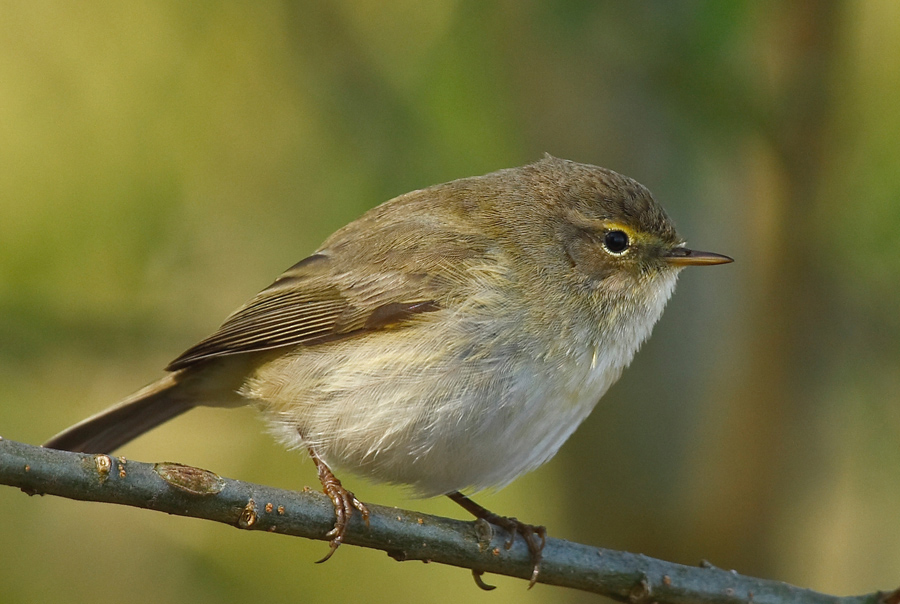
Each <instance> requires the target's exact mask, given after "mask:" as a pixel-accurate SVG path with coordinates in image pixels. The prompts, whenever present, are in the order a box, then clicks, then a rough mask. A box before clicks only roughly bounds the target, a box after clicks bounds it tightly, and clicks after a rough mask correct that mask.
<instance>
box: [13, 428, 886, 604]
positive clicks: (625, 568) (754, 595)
mask: <svg viewBox="0 0 900 604" xmlns="http://www.w3.org/2000/svg"><path fill="white" fill-rule="evenodd" d="M0 484H5V485H9V486H13V487H18V488H20V489H22V490H23V491H24V492H26V493H28V494H29V495H34V494H41V495H43V494H47V495H58V496H60V497H67V498H69V499H78V500H82V501H102V502H106V503H117V504H121V505H130V506H134V507H140V508H146V509H151V510H157V511H161V512H166V513H169V514H176V515H179V516H191V517H195V518H204V519H207V520H214V521H217V522H223V523H225V524H228V525H231V526H235V527H238V528H242V529H247V530H262V531H269V532H273V533H282V534H285V535H294V536H298V537H306V538H308V539H321V540H325V539H326V538H325V533H327V532H328V531H329V530H331V528H332V526H333V524H334V510H333V507H332V505H331V502H330V500H329V499H328V498H327V497H325V495H323V494H322V493H318V492H315V491H312V490H309V489H306V490H303V491H285V490H281V489H275V488H272V487H267V486H262V485H256V484H251V483H247V482H241V481H237V480H231V479H228V478H221V477H219V476H217V475H216V474H213V473H212V472H209V471H206V470H201V469H199V468H193V467H190V466H183V465H180V464H173V463H157V464H149V463H141V462H136V461H130V460H126V459H125V458H123V457H112V456H107V455H86V454H82V453H68V452H64V451H55V450H52V449H44V448H43V447H36V446H33V445H27V444H23V443H18V442H15V441H11V440H6V439H3V438H2V437H0ZM367 505H368V507H369V510H370V512H371V519H370V525H369V527H368V528H367V527H366V526H365V524H364V523H363V522H362V520H361V519H360V518H359V517H358V515H357V516H354V518H353V521H352V522H351V524H350V527H349V530H348V532H347V536H346V540H345V543H346V544H348V545H358V546H362V547H370V548H374V549H380V550H383V551H385V552H387V554H388V555H389V556H391V557H392V558H394V559H396V560H400V561H403V560H429V561H431V562H439V563H441V564H450V565H453V566H459V567H462V568H468V569H471V570H473V571H475V572H477V573H481V572H484V573H494V574H501V575H508V576H512V577H519V578H522V579H528V578H529V577H530V575H531V562H530V557H529V553H528V549H527V547H526V546H525V543H524V542H523V541H522V540H521V539H517V540H516V541H515V543H514V545H513V547H512V548H511V549H509V550H507V549H505V547H504V544H505V543H506V540H507V538H508V535H507V534H505V533H504V532H503V531H502V529H497V528H495V527H491V526H490V525H488V524H487V523H485V522H483V521H476V522H464V521H460V520H452V519H449V518H441V517H438V516H430V515H426V514H419V513H417V512H412V511H407V510H400V509H397V508H387V507H382V506H376V505H371V504H367ZM538 582H539V583H546V584H550V585H561V586H565V587H571V588H574V589H580V590H583V591H589V592H594V593H598V594H602V595H605V596H608V597H610V598H613V599H615V600H619V601H622V602H630V603H634V604H637V603H641V602H648V603H649V602H659V603H661V604H662V603H672V604H676V603H678V604H681V603H686V602H692V603H711V604H718V603H722V604H725V603H733V602H753V603H754V604H769V603H771V604H776V603H778V604H783V603H788V602H797V603H806V604H819V603H821V604H825V603H828V604H882V603H884V602H888V601H890V599H891V597H894V598H896V597H897V593H894V594H885V593H881V592H876V593H871V594H867V595H863V596H848V597H843V598H838V597H835V596H829V595H825V594H821V593H818V592H814V591H810V590H807V589H801V588H798V587H794V586H791V585H788V584H786V583H780V582H777V581H768V580H764V579H756V578H753V577H745V576H742V575H739V574H737V573H735V572H734V571H724V570H721V569H718V568H714V567H712V566H708V565H707V566H701V567H689V566H684V565H680V564H673V563H670V562H664V561H662V560H656V559H653V558H649V557H647V556H643V555H640V554H631V553H627V552H618V551H613V550H607V549H602V548H596V547H589V546H586V545H581V544H578V543H572V542H568V541H563V540H560V539H547V545H546V548H545V549H544V559H543V561H542V563H541V573H540V576H539V578H538Z"/></svg>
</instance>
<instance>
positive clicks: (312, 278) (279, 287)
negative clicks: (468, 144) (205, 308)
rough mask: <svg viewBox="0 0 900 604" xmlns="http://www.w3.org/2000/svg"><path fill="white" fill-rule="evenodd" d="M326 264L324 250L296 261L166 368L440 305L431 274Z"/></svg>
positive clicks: (370, 325)
mask: <svg viewBox="0 0 900 604" xmlns="http://www.w3.org/2000/svg"><path fill="white" fill-rule="evenodd" d="M331 265H332V261H331V259H330V258H329V257H328V256H327V255H325V254H315V255H313V256H310V257H309V258H306V259H305V260H303V261H301V262H299V263H297V264H296V265H294V266H293V267H291V268H290V269H288V270H287V271H286V272H285V273H284V274H283V275H282V276H281V277H279V278H278V280H276V281H275V283H273V284H272V285H271V286H270V287H268V288H267V289H265V290H263V291H262V292H260V293H259V294H258V295H257V296H256V297H255V298H253V300H251V301H250V302H249V303H248V304H247V305H246V306H244V307H243V308H241V309H239V310H238V311H236V312H235V313H234V314H232V315H231V316H230V317H228V319H226V321H225V323H224V324H223V325H222V326H221V327H220V328H219V330H218V331H216V332H215V333H214V334H213V335H211V336H210V337H208V338H206V339H205V340H203V341H202V342H200V343H199V344H197V345H196V346H194V347H192V348H190V349H189V350H187V351H186V352H185V353H184V354H182V355H181V356H179V357H178V358H177V359H175V360H174V361H172V362H171V363H170V364H169V366H168V367H167V368H166V369H167V370H168V371H175V370H177V369H182V368H184V367H187V366H189V365H192V364H194V363H196V362H198V361H201V360H203V359H209V358H213V357H220V356H225V355H231V354H238V353H247V352H255V351H262V350H269V349H273V348H280V347H284V346H295V345H298V344H312V343H315V342H319V341H323V340H333V339H335V338H340V337H348V336H351V335H353V334H356V333H359V332H361V331H369V330H373V329H380V328H383V327H385V326H387V325H393V324H396V323H398V322H402V321H404V320H406V319H408V318H409V317H410V316H412V315H414V314H418V313H422V312H431V311H435V310H438V309H439V306H438V304H437V302H436V301H435V300H434V299H433V295H431V294H434V293H435V292H434V291H433V288H432V287H429V283H430V282H432V283H433V279H429V278H428V277H427V276H426V275H421V274H420V275H416V274H412V275H407V274H404V273H402V272H377V271H373V273H372V274H368V275H363V276H361V277H358V278H355V277H354V276H353V275H350V274H335V273H334V267H333V266H331ZM429 290H432V291H429Z"/></svg>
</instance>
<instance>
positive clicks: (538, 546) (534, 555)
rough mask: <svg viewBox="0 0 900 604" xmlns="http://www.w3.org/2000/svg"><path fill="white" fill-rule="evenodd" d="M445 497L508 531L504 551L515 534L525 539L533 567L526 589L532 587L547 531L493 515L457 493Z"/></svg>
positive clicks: (512, 540)
mask: <svg viewBox="0 0 900 604" xmlns="http://www.w3.org/2000/svg"><path fill="white" fill-rule="evenodd" d="M447 497H449V498H450V499H452V500H453V501H455V502H456V503H458V504H459V505H461V506H462V507H463V509H464V510H466V511H467V512H469V513H470V514H472V515H473V516H475V517H476V518H481V519H483V520H486V521H488V522H490V523H491V524H493V525H496V526H499V527H501V528H504V529H506V530H507V531H509V535H510V537H509V541H507V542H506V549H509V548H511V547H512V544H513V542H514V541H515V539H516V534H519V535H522V538H523V539H525V543H526V544H527V545H528V551H529V552H531V563H532V564H533V565H534V570H533V571H532V572H531V581H530V582H529V583H528V589H531V588H532V587H534V584H535V583H536V582H537V578H538V573H539V572H540V566H541V552H542V551H543V550H544V546H545V545H546V544H547V529H546V528H545V527H543V526H535V525H533V524H525V523H524V522H519V521H518V520H516V519H515V518H508V517H506V516H500V515H498V514H495V513H494V512H492V511H490V510H489V509H487V508H485V507H482V506H480V505H478V504H477V503H475V502H474V501H472V500H471V499H469V498H468V497H466V496H465V495H463V494H462V493H460V492H459V491H453V492H452V493H448V494H447Z"/></svg>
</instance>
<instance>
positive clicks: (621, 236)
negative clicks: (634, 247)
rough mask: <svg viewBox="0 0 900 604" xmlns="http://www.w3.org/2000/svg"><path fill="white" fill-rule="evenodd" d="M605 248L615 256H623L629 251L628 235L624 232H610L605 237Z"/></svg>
mask: <svg viewBox="0 0 900 604" xmlns="http://www.w3.org/2000/svg"><path fill="white" fill-rule="evenodd" d="M603 247H605V248H606V249H607V250H609V251H610V252H612V253H613V254H621V253H622V252H624V251H625V250H626V249H628V235H626V234H625V233H623V232H622V231H610V232H608V233H607V234H606V235H605V236H604V237H603Z"/></svg>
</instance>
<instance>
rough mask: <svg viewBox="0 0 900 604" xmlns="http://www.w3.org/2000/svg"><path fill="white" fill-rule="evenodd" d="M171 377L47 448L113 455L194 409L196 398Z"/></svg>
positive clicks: (67, 432)
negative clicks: (145, 434)
mask: <svg viewBox="0 0 900 604" xmlns="http://www.w3.org/2000/svg"><path fill="white" fill-rule="evenodd" d="M180 375H181V372H179V371H176V372H174V373H170V374H169V375H167V376H166V377H164V378H162V379H161V380H159V381H158V382H154V383H153V384H150V385H149V386H147V387H146V388H143V389H142V390H138V391H137V392H135V393H134V394H132V395H131V396H129V397H128V398H126V399H125V400H124V401H122V402H120V403H119V404H117V405H114V406H112V407H110V408H109V409H106V410H105V411H101V412H100V413H98V414H97V415H94V416H92V417H89V418H87V419H86V420H84V421H81V422H79V423H77V424H75V425H74V426H72V427H71V428H68V429H66V430H63V431H62V432H60V433H59V434H57V435H56V436H54V437H53V438H51V439H50V440H49V441H47V442H46V443H45V444H44V446H45V447H47V448H49V449H59V450H62V451H78V452H82V453H112V452H113V451H114V450H115V449H118V448H119V447H121V446H122V445H124V444H125V443H127V442H130V441H132V440H134V439H135V438H137V437H138V436H140V435H141V434H143V433H144V432H147V431H149V430H152V429H153V428H155V427H156V426H158V425H160V424H162V423H163V422H166V421H168V420H170V419H172V418H173V417H176V416H178V415H181V414H182V413H184V412H185V411H189V410H190V409H192V408H193V407H194V406H195V404H196V403H194V402H193V401H194V400H196V399H194V397H193V396H191V394H190V393H187V392H185V390H186V389H185V388H181V387H179V385H181V384H182V382H181V381H180V380H179V377H180Z"/></svg>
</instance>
